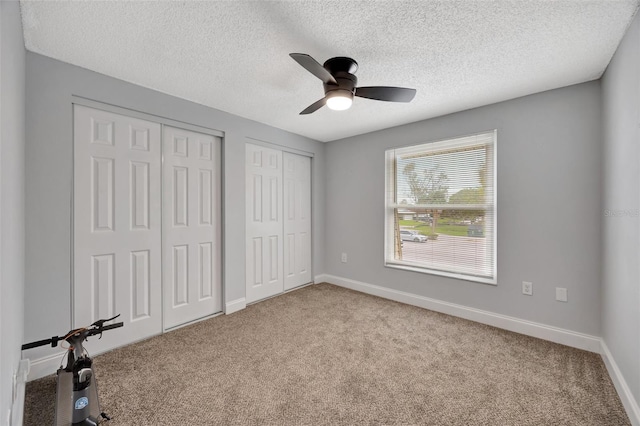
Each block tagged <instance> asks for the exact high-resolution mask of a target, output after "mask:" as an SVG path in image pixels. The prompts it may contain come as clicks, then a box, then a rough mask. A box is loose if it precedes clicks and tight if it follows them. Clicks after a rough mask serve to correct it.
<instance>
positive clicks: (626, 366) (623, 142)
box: [600, 16, 640, 404]
mask: <svg viewBox="0 0 640 426" xmlns="http://www.w3.org/2000/svg"><path fill="white" fill-rule="evenodd" d="M602 98H603V99H602V100H603V109H602V111H603V115H602V116H603V139H604V144H603V152H602V154H603V158H604V167H603V178H604V199H603V208H602V209H601V211H600V214H601V217H602V222H603V226H602V232H603V241H602V242H603V265H602V337H603V340H604V342H605V344H606V345H607V347H608V348H609V350H610V352H611V354H612V355H613V358H614V360H615V362H616V364H618V367H619V368H620V371H621V372H622V375H623V376H624V379H625V381H626V382H627V385H628V386H629V388H630V390H631V392H632V393H633V395H634V397H635V400H636V402H637V403H638V404H640V271H639V270H638V265H639V262H638V253H639V252H640V233H639V231H640V223H639V222H640V218H639V217H638V216H635V215H633V214H631V215H628V214H623V215H615V216H613V215H610V216H606V215H605V212H604V210H610V211H615V210H626V209H629V210H631V211H632V212H633V211H637V209H638V208H640V197H639V196H640V181H639V179H640V167H639V166H640V164H639V162H638V160H639V157H638V156H639V155H640V150H639V149H638V143H640V17H638V16H636V18H635V19H634V21H633V23H632V25H631V26H630V28H629V30H628V32H627V34H626V36H625V37H624V39H623V40H622V43H621V44H620V46H619V47H618V51H617V52H616V54H615V55H614V57H613V59H612V61H611V63H610V64H609V67H608V68H607V71H606V72H605V74H604V76H603V78H602Z"/></svg>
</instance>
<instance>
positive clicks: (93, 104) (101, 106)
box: [69, 95, 226, 354]
mask: <svg viewBox="0 0 640 426" xmlns="http://www.w3.org/2000/svg"><path fill="white" fill-rule="evenodd" d="M76 105H79V106H84V107H88V108H93V109H97V110H101V111H105V112H109V113H114V114H119V115H124V116H127V117H131V118H137V119H140V120H146V121H150V122H154V123H157V124H159V125H160V126H161V137H160V143H161V145H162V143H163V140H162V130H163V128H164V126H171V127H176V128H181V129H185V130H189V131H193V132H197V133H203V134H206V135H209V136H214V137H217V138H220V139H221V145H220V164H219V166H220V176H221V177H222V178H221V179H220V182H219V184H220V200H221V202H220V205H221V207H222V211H221V214H220V229H221V232H220V247H221V249H222V248H224V247H225V233H224V209H225V207H224V146H225V133H224V132H222V131H220V130H216V129H211V128H208V127H202V126H198V125H195V124H191V123H186V122H183V121H178V120H173V119H171V118H167V117H163V116H159V115H154V114H149V113H145V112H142V111H137V110H133V109H129V108H124V107H120V106H117V105H112V104H108V103H104V102H100V101H97V100H94V99H89V98H85V97H82V96H76V95H72V96H71V109H72V110H73V109H74V108H75V106H76ZM72 116H73V113H72ZM74 127H75V123H72V128H74ZM72 133H73V129H72ZM74 143H75V141H74ZM71 151H72V152H71V155H72V164H74V160H73V156H74V149H72V150H71ZM163 160H164V153H162V150H161V171H162V167H163V166H164V161H163ZM71 179H72V182H74V180H75V165H74V167H73V170H72V177H71ZM69 195H70V197H69V200H70V203H71V235H70V240H71V241H70V243H71V244H70V246H71V263H70V268H71V271H70V272H71V294H70V297H71V312H70V314H69V319H70V320H71V324H74V323H75V320H76V318H75V306H74V303H75V302H74V296H73V295H74V291H75V290H74V288H75V282H74V276H75V265H74V253H75V235H74V232H75V230H74V226H75V218H74V205H75V199H74V185H73V184H72V185H71V193H70V194H69ZM161 197H162V196H161ZM161 203H162V200H161ZM161 233H162V231H161ZM220 269H221V277H220V279H221V283H222V285H221V287H222V288H221V294H220V297H221V301H222V312H219V313H214V314H212V315H209V316H206V317H204V318H200V319H197V320H195V321H192V322H188V323H185V324H182V325H179V326H176V327H172V328H170V329H167V328H165V326H164V312H161V319H162V331H161V333H164V332H167V331H170V330H175V329H177V328H180V327H182V326H185V325H189V324H192V323H194V322H198V321H201V320H204V319H207V318H211V317H213V316H217V315H220V314H222V313H224V306H225V300H226V297H225V293H226V289H225V282H226V280H225V267H224V253H223V254H222V259H221V265H220ZM161 282H162V284H161V293H162V294H161V310H162V308H163V307H164V294H163V293H164V277H161ZM148 337H150V336H148ZM98 353H101V352H100V351H97V352H95V354H98Z"/></svg>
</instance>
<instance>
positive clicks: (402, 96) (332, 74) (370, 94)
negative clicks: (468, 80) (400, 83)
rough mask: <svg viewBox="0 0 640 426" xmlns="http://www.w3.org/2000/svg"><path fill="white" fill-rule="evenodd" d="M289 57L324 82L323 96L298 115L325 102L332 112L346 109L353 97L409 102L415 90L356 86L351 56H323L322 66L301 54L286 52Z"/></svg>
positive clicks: (312, 109) (354, 69)
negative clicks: (324, 59)
mask: <svg viewBox="0 0 640 426" xmlns="http://www.w3.org/2000/svg"><path fill="white" fill-rule="evenodd" d="M289 56H291V57H292V58H293V59H294V60H295V61H296V62H297V63H299V64H300V65H302V67H303V68H304V69H306V70H307V71H309V72H310V73H311V74H313V75H315V76H316V77H318V78H319V79H320V80H322V82H323V83H324V84H323V86H324V95H325V96H324V98H322V99H320V100H319V101H317V102H314V103H312V104H311V105H309V106H308V107H307V108H306V109H304V110H303V111H302V112H301V113H300V115H305V114H311V113H312V112H315V111H317V110H318V109H320V108H322V107H323V106H324V105H325V104H326V105H327V106H328V107H329V108H330V109H333V110H336V111H342V110H345V109H349V108H350V107H351V104H352V103H353V97H354V96H359V97H361V98H368V99H374V100H377V101H387V102H411V100H412V99H413V97H414V96H415V95H416V89H407V88H405V87H389V86H369V87H356V85H357V84H358V78H357V77H356V76H355V75H354V74H355V73H356V71H357V70H358V63H357V62H356V61H355V60H353V59H351V58H347V57H344V56H338V57H335V58H331V59H327V61H326V62H325V63H324V65H320V63H319V62H318V61H316V60H315V59H313V58H312V57H311V56H309V55H307V54H304V53H290V54H289Z"/></svg>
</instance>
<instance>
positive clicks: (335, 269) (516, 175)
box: [325, 81, 601, 336]
mask: <svg viewBox="0 0 640 426" xmlns="http://www.w3.org/2000/svg"><path fill="white" fill-rule="evenodd" d="M600 113H601V111H600V83H599V82H598V81H594V82H589V83H585V84H580V85H575V86H570V87H566V88H562V89H557V90H553V91H549V92H544V93H540V94H536V95H531V96H527V97H523V98H519V99H515V100H511V101H507V102H502V103H499V104H494V105H489V106H485V107H482V108H477V109H473V110H469V111H464V112H460V113H456V114H452V115H447V116H443V117H439V118H435V119H431V120H426V121H421V122H417V123H412V124H409V125H404V126H400V127H395V128H390V129H386V130H382V131H378V132H374V133H370V134H366V135H361V136H356V137H351V138H347V139H343V140H340V141H335V142H330V143H328V145H327V152H326V163H325V164H326V167H327V169H326V173H325V175H326V187H325V189H326V191H327V200H328V201H330V202H328V203H327V207H326V212H325V217H326V231H327V235H326V272H327V273H328V274H331V275H336V276H339V277H343V278H348V279H353V280H357V281H362V282H365V283H370V284H375V285H379V286H383V287H388V288H391V289H395V290H400V291H405V292H409V293H413V294H417V295H422V296H426V297H431V298H435V299H439V300H443V301H447V302H452V303H457V304H461V305H465V306H469V307H473V308H476V309H483V310H487V311H491V312H495V313H499V314H503V315H510V316H514V317H517V318H521V319H525V320H530V321H535V322H538V323H543V324H548V325H551V326H555V327H561V328H564V329H568V330H573V331H577V332H582V333H587V334H590V335H594V336H599V335H600V303H599V298H600V282H599V271H600V256H601V250H600V238H601V237H600V224H601V220H600V218H601V214H600V211H601V209H600V201H601V197H600V192H601V163H600V154H601V142H600V141H601V138H600V137H601V128H600ZM494 128H496V129H498V142H497V175H498V179H497V185H498V205H497V214H498V231H497V232H498V258H497V259H498V285H496V286H492V285H486V284H479V283H474V282H468V281H462V280H456V279H452V278H445V277H439V276H435V275H427V274H422V273H416V272H409V271H401V270H396V269H392V268H385V267H384V266H383V256H384V253H383V229H384V228H383V226H384V225H383V223H384V151H385V149H386V148H389V147H397V146H403V145H411V144H418V143H422V142H428V141H434V140H438V139H443V138H449V137H454V136H459V135H467V134H471V133H477V132H480V131H483V130H490V129H494ZM342 252H346V253H347V254H348V259H349V262H348V263H341V262H340V253H342ZM522 281H532V282H533V296H525V295H523V294H522V292H521V284H522ZM555 287H566V288H568V291H569V302H568V303H562V302H557V301H555Z"/></svg>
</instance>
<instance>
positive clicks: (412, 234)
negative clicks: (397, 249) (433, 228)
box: [400, 229, 427, 243]
mask: <svg viewBox="0 0 640 426" xmlns="http://www.w3.org/2000/svg"><path fill="white" fill-rule="evenodd" d="M400 239H402V240H403V241H415V242H417V243H424V242H426V241H427V237H426V236H424V235H422V234H420V233H419V232H418V231H409V230H406V229H403V230H400Z"/></svg>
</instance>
